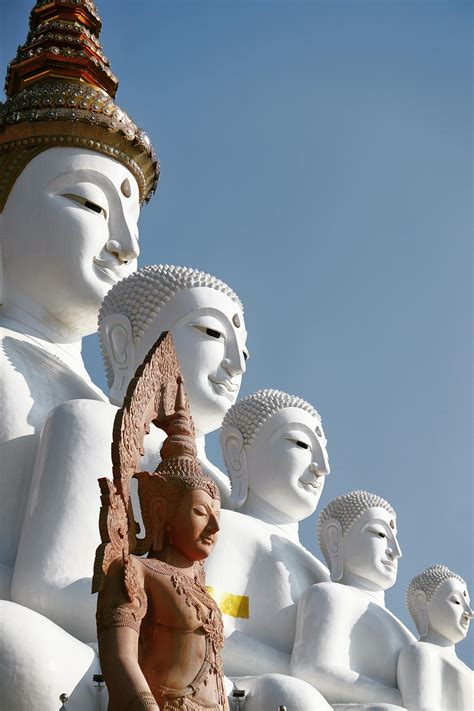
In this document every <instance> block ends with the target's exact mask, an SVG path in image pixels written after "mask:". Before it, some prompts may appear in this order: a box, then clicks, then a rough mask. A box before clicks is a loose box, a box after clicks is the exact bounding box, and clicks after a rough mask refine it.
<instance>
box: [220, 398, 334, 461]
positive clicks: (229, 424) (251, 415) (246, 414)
mask: <svg viewBox="0 0 474 711" xmlns="http://www.w3.org/2000/svg"><path fill="white" fill-rule="evenodd" d="M287 407H298V408H300V409H301V410H304V411H305V412H308V413H309V414H310V415H312V416H313V417H315V418H316V419H317V420H319V422H321V416H320V415H319V413H318V412H317V411H316V410H315V409H314V407H313V406H312V405H310V404H309V402H306V400H303V398H301V397H298V396H296V395H288V393H285V392H282V391H281V390H273V389H271V388H265V389H263V390H257V391H256V392H254V393H252V394H251V395H247V396H246V397H244V398H242V400H239V401H238V402H236V403H235V405H233V406H232V407H231V408H230V409H229V410H228V412H227V414H226V416H225V417H224V421H223V422H222V432H223V433H224V432H225V430H226V429H230V428H235V429H237V430H238V431H239V432H240V433H241V434H242V438H243V444H244V447H245V448H246V449H248V448H249V447H250V446H251V444H252V442H253V440H254V439H255V437H256V436H257V433H258V431H259V429H260V428H261V427H262V425H263V424H264V423H265V422H266V421H267V420H268V419H270V417H272V415H274V414H275V413H276V412H279V410H284V409H285V408H287Z"/></svg>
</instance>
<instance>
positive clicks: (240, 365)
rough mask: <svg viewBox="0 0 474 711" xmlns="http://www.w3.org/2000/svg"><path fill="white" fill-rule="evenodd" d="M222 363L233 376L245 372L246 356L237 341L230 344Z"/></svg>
mask: <svg viewBox="0 0 474 711" xmlns="http://www.w3.org/2000/svg"><path fill="white" fill-rule="evenodd" d="M221 365H222V367H223V368H224V370H225V371H226V373H227V374H228V375H230V377H231V378H232V377H234V376H235V375H242V373H245V370H246V368H245V357H244V354H243V352H242V351H241V350H240V348H239V346H238V344H237V343H235V344H228V348H227V352H226V356H225V358H223V359H222V361H221Z"/></svg>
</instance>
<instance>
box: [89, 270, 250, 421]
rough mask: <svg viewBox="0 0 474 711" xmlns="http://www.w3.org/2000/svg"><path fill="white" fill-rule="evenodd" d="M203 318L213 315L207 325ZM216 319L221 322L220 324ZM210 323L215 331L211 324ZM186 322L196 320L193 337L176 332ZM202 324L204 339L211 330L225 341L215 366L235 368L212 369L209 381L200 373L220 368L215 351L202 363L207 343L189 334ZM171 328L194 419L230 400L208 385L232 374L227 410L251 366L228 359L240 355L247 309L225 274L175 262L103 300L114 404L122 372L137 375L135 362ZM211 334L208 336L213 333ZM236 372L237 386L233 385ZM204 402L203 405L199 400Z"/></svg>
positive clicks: (131, 279) (139, 275) (102, 333)
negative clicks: (223, 364)
mask: <svg viewBox="0 0 474 711" xmlns="http://www.w3.org/2000/svg"><path fill="white" fill-rule="evenodd" d="M190 319H191V320H190ZM203 319H205V320H206V319H207V320H206V323H204V324H203V325H201V322H202V320H203ZM216 319H217V321H220V322H222V323H220V322H219V323H217V322H216ZM208 322H209V328H206V325H207V323H208ZM182 325H190V326H193V327H194V329H191V330H189V329H188V332H189V335H188V336H186V337H184V336H183V333H181V332H182V331H183V330H185V329H181V328H180V329H179V330H180V333H177V332H176V331H175V330H172V329H173V328H174V327H176V328H178V327H180V326H182ZM196 329H199V330H200V332H203V333H204V336H205V334H206V333H207V332H209V331H210V332H211V335H212V334H216V335H217V344H219V343H221V344H222V345H223V348H222V349H219V348H218V351H219V352H218V353H217V354H214V355H213V357H216V358H218V363H217V364H216V366H215V367H216V368H217V367H219V365H220V363H221V361H222V362H223V361H224V360H225V362H226V363H227V362H228V363H229V365H228V367H227V369H226V370H227V371H232V372H225V373H224V372H223V373H219V372H209V373H208V375H209V376H210V377H211V381H212V382H211V383H210V384H209V382H208V378H207V375H206V377H204V375H203V373H202V372H197V371H199V369H201V370H203V369H205V368H207V367H209V368H212V367H214V366H213V365H212V363H211V359H210V355H209V354H207V355H206V359H205V360H203V358H204V355H200V353H201V346H200V345H198V344H195V339H194V340H193V338H192V337H191V333H194V334H196ZM167 330H171V331H172V333H173V340H174V341H175V346H176V349H177V352H178V356H179V359H180V364H181V369H182V372H183V375H184V377H185V379H186V382H187V384H188V392H187V395H188V398H189V401H190V404H191V409H192V412H193V416H194V417H195V418H196V417H199V416H201V419H202V416H203V412H201V411H205V410H206V408H207V410H210V409H212V410H213V411H214V410H215V411H217V414H219V413H218V410H219V408H218V407H216V405H215V403H216V402H220V400H222V399H224V398H222V397H221V398H220V399H219V398H217V399H216V392H214V390H212V391H211V390H209V388H211V386H212V387H214V383H215V381H217V384H219V383H221V382H224V384H225V385H227V382H226V380H227V379H228V378H229V377H230V379H231V380H232V382H229V387H228V388H225V387H222V388H221V389H222V392H223V395H225V396H226V397H227V400H226V402H225V403H224V404H225V411H227V409H228V408H229V407H230V405H231V404H232V402H233V401H234V400H235V398H236V397H237V393H238V387H239V386H240V375H241V374H242V372H243V370H244V369H245V368H244V367H242V365H241V364H240V363H233V362H232V363H231V361H230V360H229V358H231V359H232V358H236V355H235V353H238V356H239V359H242V349H243V344H244V343H245V337H246V332H245V327H244V323H243V306H242V304H241V302H240V299H239V298H238V296H237V295H236V294H235V292H234V291H233V290H232V289H231V288H230V287H229V286H228V285H227V284H225V283H224V282H223V281H221V280H220V279H217V278H216V277H214V276H212V275H211V274H207V273H206V272H202V271H200V270H199V269H192V268H190V267H180V266H174V265H169V264H156V265H148V266H146V267H144V268H142V269H139V270H138V271H137V272H135V273H133V274H131V275H130V276H128V277H127V278H126V279H123V280H122V281H120V282H119V283H118V284H116V285H115V286H114V287H112V289H111V290H110V291H109V292H108V293H107V295H106V296H105V298H104V300H103V302H102V306H101V309H100V313H99V338H100V344H101V350H102V355H103V360H104V364H105V368H106V371H107V380H108V383H109V386H110V387H111V393H110V399H111V401H112V402H113V403H114V404H117V405H121V403H122V399H123V387H124V385H123V383H124V377H125V379H126V378H128V380H129V379H130V378H131V377H132V376H133V373H134V372H135V369H136V367H137V365H138V364H139V363H140V362H141V361H142V360H143V358H144V356H145V355H146V353H147V352H148V350H149V348H150V347H151V345H152V344H153V343H154V341H155V340H156V338H157V337H158V336H159V335H160V333H161V332H163V331H167ZM205 337H207V338H208V340H209V336H205ZM183 338H184V341H183ZM216 347H217V346H216ZM220 350H222V351H223V353H222V354H220ZM227 351H229V352H227ZM226 359H227V360H226ZM125 371H126V372H125ZM237 376H239V379H238V383H237V382H234V381H236V380H237ZM128 380H127V382H128ZM201 380H203V381H204V380H205V382H203V383H202V388H203V389H204V391H205V392H204V393H203V394H202V393H199V392H197V393H196V392H195V390H196V389H197V388H198V387H199V386H200V385H199V384H200V382H201ZM207 390H209V393H207ZM218 394H220V392H218ZM206 398H207V400H206ZM201 401H202V402H203V403H204V404H202V405H201V404H200V402H201ZM212 403H214V404H212ZM204 414H206V413H205V412H204ZM211 414H213V413H211ZM223 416H224V412H223V413H222V415H221V416H220V418H218V420H217V422H216V423H214V422H212V426H210V427H209V428H208V429H207V430H202V427H201V422H198V423H197V424H198V425H199V426H200V431H204V432H206V431H212V429H215V428H216V427H218V426H219V425H220V423H221V421H222V417H223ZM213 417H214V419H215V417H216V415H215V414H213Z"/></svg>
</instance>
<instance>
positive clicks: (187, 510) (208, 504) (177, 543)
mask: <svg viewBox="0 0 474 711" xmlns="http://www.w3.org/2000/svg"><path fill="white" fill-rule="evenodd" d="M219 517H220V502H219V501H218V500H217V499H212V498H211V497H210V496H209V494H208V493H207V491H203V490H202V489H189V490H185V492H184V494H183V496H182V497H181V500H180V502H179V504H178V508H177V511H176V515H175V517H174V520H173V522H172V524H171V531H170V532H168V541H169V542H170V543H172V545H173V546H174V548H175V549H176V550H177V551H178V552H179V553H181V555H184V556H185V557H186V558H188V559H189V560H203V559H204V558H207V556H208V555H209V553H210V552H211V551H212V549H213V548H214V545H215V544H216V541H217V534H218V531H219ZM167 528H168V526H167Z"/></svg>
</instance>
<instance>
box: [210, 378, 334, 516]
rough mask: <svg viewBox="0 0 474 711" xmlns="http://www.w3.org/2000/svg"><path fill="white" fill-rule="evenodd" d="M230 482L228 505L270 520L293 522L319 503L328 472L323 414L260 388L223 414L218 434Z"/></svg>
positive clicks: (282, 394)
mask: <svg viewBox="0 0 474 711" xmlns="http://www.w3.org/2000/svg"><path fill="white" fill-rule="evenodd" d="M220 443H221V448H222V454H223V457H224V461H225V464H226V468H227V471H228V473H229V476H230V479H231V482H232V495H231V505H232V507H233V508H234V509H236V510H239V511H241V512H242V513H247V511H250V508H249V507H250V506H251V507H252V515H254V516H257V517H258V516H259V512H262V515H263V512H264V511H265V512H266V514H267V518H268V514H270V512H271V514H272V515H271V517H270V519H269V520H274V521H280V522H281V523H296V522H298V521H301V520H302V519H304V518H306V517H307V516H310V515H311V514H312V513H313V512H314V511H315V510H316V506H317V505H318V501H319V498H320V496H321V493H322V490H323V486H324V481H325V477H326V475H327V474H329V460H328V455H327V450H326V437H325V435H324V431H323V427H322V423H321V417H320V415H319V414H318V413H317V411H316V410H315V409H314V408H313V407H312V405H310V404H309V403H308V402H306V401H305V400H302V399H301V398H300V397H296V396H294V395H288V394H287V393H284V392H281V391H280V390H271V389H266V390H258V391H257V392H255V393H253V394H252V395H248V396H247V397H245V398H243V399H242V400H240V401H239V402H238V403H236V404H235V405H234V406H233V407H232V408H231V409H230V410H229V411H228V413H227V415H226V416H225V418H224V422H223V424H222V430H221V434H220Z"/></svg>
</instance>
